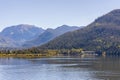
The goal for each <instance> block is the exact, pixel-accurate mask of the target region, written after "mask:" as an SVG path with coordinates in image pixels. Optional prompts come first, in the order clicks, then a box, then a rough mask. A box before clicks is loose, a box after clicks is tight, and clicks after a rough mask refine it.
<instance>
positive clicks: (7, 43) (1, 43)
mask: <svg viewBox="0 0 120 80" xmlns="http://www.w3.org/2000/svg"><path fill="white" fill-rule="evenodd" d="M16 45H17V44H16V43H15V42H14V41H13V40H12V39H10V38H7V37H4V36H0V47H16Z"/></svg>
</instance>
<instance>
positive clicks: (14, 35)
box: [1, 24, 44, 45]
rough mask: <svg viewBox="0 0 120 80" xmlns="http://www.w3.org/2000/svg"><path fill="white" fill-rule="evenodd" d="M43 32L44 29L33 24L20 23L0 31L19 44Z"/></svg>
mask: <svg viewBox="0 0 120 80" xmlns="http://www.w3.org/2000/svg"><path fill="white" fill-rule="evenodd" d="M43 32H44V30H43V29H42V28H38V27H36V26H34V25H27V24H20V25H15V26H10V27H7V28H5V29H4V30H3V31H2V32H1V35H2V36H5V37H7V38H9V39H12V40H13V41H15V42H16V43H18V44H20V45H21V44H22V43H23V42H25V41H28V40H32V39H34V38H36V37H38V35H40V34H41V33H43Z"/></svg>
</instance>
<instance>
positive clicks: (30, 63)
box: [0, 57, 120, 80]
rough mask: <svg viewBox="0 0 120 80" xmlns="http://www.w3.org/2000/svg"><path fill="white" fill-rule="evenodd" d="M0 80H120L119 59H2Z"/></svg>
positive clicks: (0, 62)
mask: <svg viewBox="0 0 120 80" xmlns="http://www.w3.org/2000/svg"><path fill="white" fill-rule="evenodd" d="M0 80H120V58H119V57H84V58H79V57H77V58H75V57H63V58H37V59H19V58H0Z"/></svg>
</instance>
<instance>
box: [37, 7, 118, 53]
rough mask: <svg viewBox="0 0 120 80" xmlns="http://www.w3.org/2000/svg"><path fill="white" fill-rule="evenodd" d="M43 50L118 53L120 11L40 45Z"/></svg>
mask: <svg viewBox="0 0 120 80" xmlns="http://www.w3.org/2000/svg"><path fill="white" fill-rule="evenodd" d="M38 48H43V49H72V48H82V49H83V50H92V51H93V50H94V51H102V52H104V51H106V52H108V53H111V54H112V53H115V54H117V53H120V9H117V10H113V11H111V12H109V13H108V14H105V15H103V16H101V17H99V18H97V19H96V20H95V21H94V22H93V23H91V24H90V25H88V26H87V27H84V28H82V29H79V30H76V31H73V32H68V33H65V34H63V35H61V36H59V37H57V38H55V39H54V40H52V41H50V42H48V43H46V44H44V45H42V46H41V47H38Z"/></svg>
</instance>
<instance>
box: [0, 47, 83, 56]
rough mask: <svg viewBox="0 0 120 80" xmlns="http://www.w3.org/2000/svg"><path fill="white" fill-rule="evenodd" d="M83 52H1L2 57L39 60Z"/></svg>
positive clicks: (28, 50) (32, 50)
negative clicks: (40, 58) (39, 58)
mask: <svg viewBox="0 0 120 80" xmlns="http://www.w3.org/2000/svg"><path fill="white" fill-rule="evenodd" d="M82 51H83V50H82V49H61V50H43V49H42V50H41V49H37V48H31V49H24V50H1V51H0V57H22V58H38V57H53V56H78V55H81V54H82Z"/></svg>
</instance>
